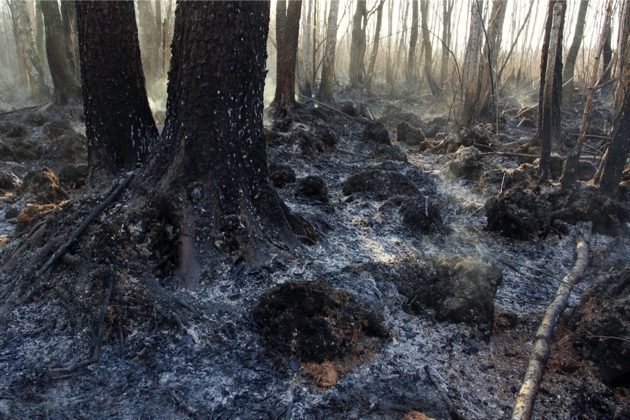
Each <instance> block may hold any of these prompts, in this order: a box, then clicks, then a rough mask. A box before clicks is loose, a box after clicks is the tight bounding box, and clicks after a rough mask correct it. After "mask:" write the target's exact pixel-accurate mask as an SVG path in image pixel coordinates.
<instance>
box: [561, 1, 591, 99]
mask: <svg viewBox="0 0 630 420" xmlns="http://www.w3.org/2000/svg"><path fill="white" fill-rule="evenodd" d="M587 10H588V0H581V1H580V9H579V10H578V15H577V21H576V23H575V33H574V34H573V41H572V42H571V47H569V52H568V53H567V59H566V61H565V65H564V73H563V75H562V79H563V80H566V81H567V85H566V88H567V91H568V92H569V95H568V96H571V95H572V94H573V86H574V85H575V83H574V81H573V80H572V79H573V76H574V74H575V60H576V59H577V56H578V52H579V51H580V47H581V46H582V39H583V38H584V26H585V24H586V12H587ZM568 96H567V97H568Z"/></svg>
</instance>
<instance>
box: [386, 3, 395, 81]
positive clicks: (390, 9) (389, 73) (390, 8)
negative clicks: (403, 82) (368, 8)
mask: <svg viewBox="0 0 630 420" xmlns="http://www.w3.org/2000/svg"><path fill="white" fill-rule="evenodd" d="M393 20H394V0H389V2H388V4H387V63H386V64H385V66H386V70H385V83H387V86H388V87H389V89H390V91H391V90H393V89H394V68H393V63H392V43H393V41H394V40H393V39H392V38H393V36H394V32H393Z"/></svg>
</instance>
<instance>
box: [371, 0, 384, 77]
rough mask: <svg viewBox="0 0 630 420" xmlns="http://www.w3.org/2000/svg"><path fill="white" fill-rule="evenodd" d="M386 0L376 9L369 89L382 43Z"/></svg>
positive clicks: (382, 0)
mask: <svg viewBox="0 0 630 420" xmlns="http://www.w3.org/2000/svg"><path fill="white" fill-rule="evenodd" d="M384 5H385V0H381V2H380V3H379V5H378V7H377V9H376V28H375V29H374V38H373V39H374V41H373V42H372V53H371V54H370V61H369V63H368V71H367V85H368V89H371V88H372V80H373V78H374V66H375V65H376V57H378V50H379V46H380V44H381V25H382V23H383V6H384Z"/></svg>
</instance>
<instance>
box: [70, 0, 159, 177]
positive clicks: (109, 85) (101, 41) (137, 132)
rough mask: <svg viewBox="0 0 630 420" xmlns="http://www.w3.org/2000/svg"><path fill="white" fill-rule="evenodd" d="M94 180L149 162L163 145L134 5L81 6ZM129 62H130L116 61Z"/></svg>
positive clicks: (90, 162)
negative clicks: (155, 146)
mask: <svg viewBox="0 0 630 420" xmlns="http://www.w3.org/2000/svg"><path fill="white" fill-rule="evenodd" d="M77 26H78V31H79V53H80V54H79V55H80V58H81V80H82V87H83V107H84V110H85V130H86V135H87V138H88V165H89V166H90V174H91V176H94V175H95V174H97V173H99V174H100V173H105V174H106V173H111V172H115V171H117V170H119V169H121V168H132V167H134V166H135V165H136V164H137V163H138V162H143V161H144V160H145V159H146V157H147V156H148V154H149V151H150V150H151V147H152V145H153V143H154V142H155V140H156V139H157V134H158V133H157V129H156V127H155V123H154V121H153V117H152V115H151V110H150V109H149V102H148V100H147V95H146V90H145V85H144V75H143V73H142V64H141V61H140V48H139V45H138V32H137V29H136V19H135V12H134V6H133V3H132V2H117V1H112V2H87V1H85V2H84V1H80V2H77ZM112 57H124V59H115V58H114V59H112Z"/></svg>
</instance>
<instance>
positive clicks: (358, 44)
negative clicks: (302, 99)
mask: <svg viewBox="0 0 630 420" xmlns="http://www.w3.org/2000/svg"><path fill="white" fill-rule="evenodd" d="M366 26H367V6H366V0H357V8H356V10H355V12H354V17H353V18H352V43H351V45H350V69H349V71H348V74H349V76H350V86H351V87H358V86H360V85H362V84H363V83H364V82H365V49H366V47H367V44H366V42H367V41H366V35H365V27H366Z"/></svg>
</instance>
